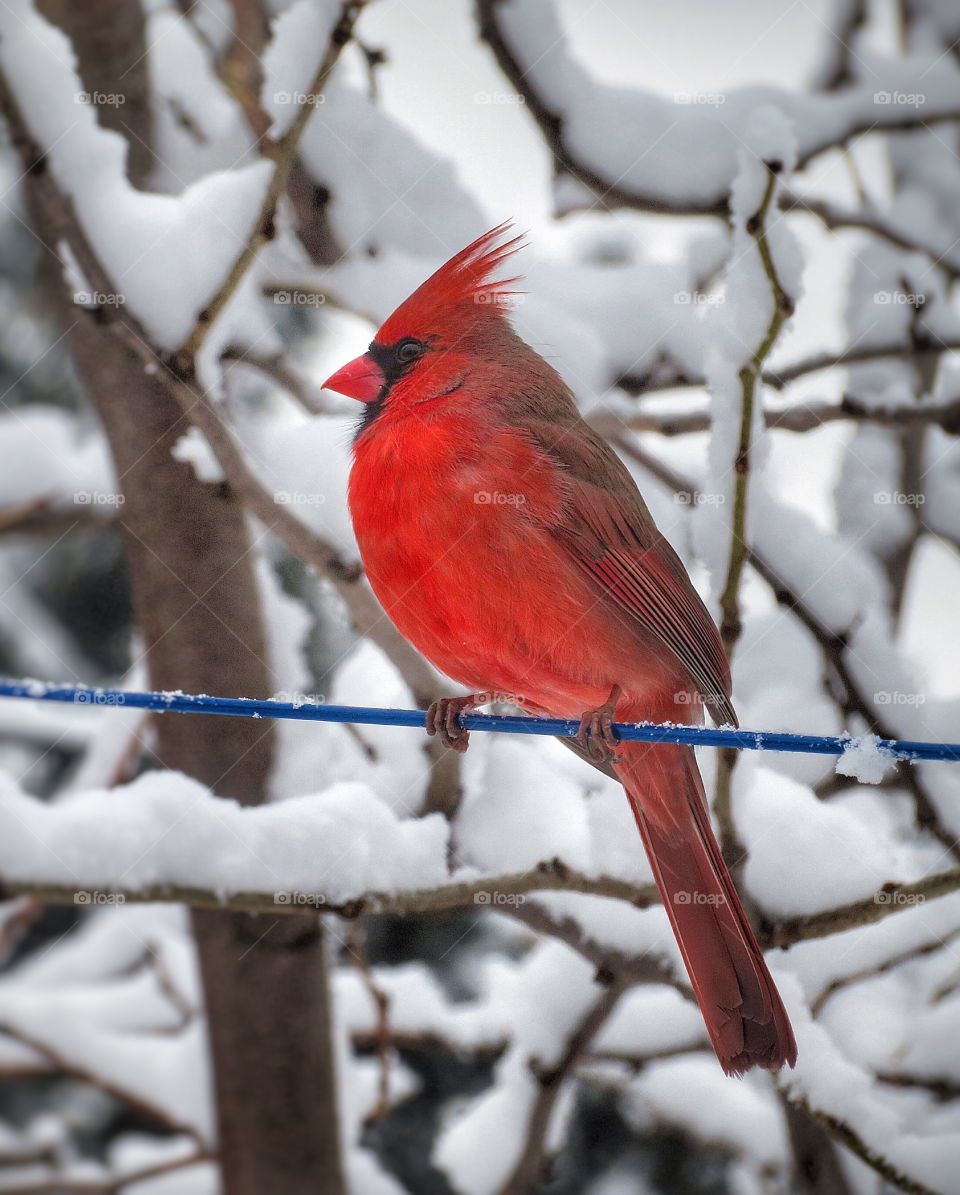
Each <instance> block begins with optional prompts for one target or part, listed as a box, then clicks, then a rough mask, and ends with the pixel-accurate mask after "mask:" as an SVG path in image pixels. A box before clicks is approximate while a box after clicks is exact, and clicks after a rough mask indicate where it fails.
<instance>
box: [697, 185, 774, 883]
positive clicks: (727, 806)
mask: <svg viewBox="0 0 960 1195" xmlns="http://www.w3.org/2000/svg"><path fill="white" fill-rule="evenodd" d="M765 166H766V171H767V181H766V187H765V189H764V192H763V198H762V199H761V201H760V206H759V208H758V209H757V211H756V212H755V213H754V214H753V215H752V216H750V217H749V219H748V220H747V225H746V231H747V233H748V234H749V235H750V236H752V237H753V239H754V241H755V242H756V246H757V252H758V254H759V256H760V261H761V263H762V265H763V272H764V275H765V276H766V279H767V282H768V284H769V287H770V299H771V307H772V310H771V312H770V319H769V322H768V324H767V329H766V332H765V333H764V336H763V339H762V340H761V341H760V343H759V344H758V345H757V347H756V348H755V349H754V351H753V354H752V356H751V357H750V360H749V361H748V362H747V363H746V365H744V366H743V367H742V369H741V370H740V375H739V376H740V434H739V440H738V444H737V451H736V456H735V458H734V460H733V462H732V463H733V471H734V489H733V523H732V526H731V528H730V556H729V560H728V563H727V575H726V580H725V582H724V586H723V589H722V591H721V593H720V638H721V640H722V641H723V649H724V651H725V653H726V656H727V659H728V660H729V661H730V663H731V665H732V663H733V653H734V651H735V649H736V646H737V642H738V641H739V639H740V634H741V631H742V624H741V620H740V580H741V577H742V576H743V570H744V567H745V565H746V563H747V558H748V554H749V549H748V547H747V502H748V498H749V492H750V468H751V457H752V438H753V424H754V410H755V407H756V405H757V388H758V385H759V379H760V374H761V372H762V370H763V366H764V363H765V362H766V360H767V357H768V356H769V355H770V352H771V350H772V349H773V346H774V344H775V343H776V341H777V337H778V336H779V335H780V331H781V329H782V328H783V325H784V324H785V323H786V321H787V319H788V318H789V317H790V315H791V314H792V313H793V299H792V298H791V297H790V295H788V294H787V292H786V291H785V290H784V288H783V285H782V283H781V281H780V276H779V274H778V272H777V268H776V264H775V263H774V260H773V253H772V251H771V248H770V243H769V241H768V239H767V217H768V215H769V213H770V208H771V205H772V203H773V199H774V195H775V194H776V187H777V172H778V169H779V167H778V168H777V170H775V169H774V168H773V167H772V166H771V165H769V164H765ZM737 758H738V755H737V752H736V751H730V750H722V751H720V752H719V754H718V757H717V782H716V796H715V799H714V812H715V813H716V816H717V822H718V824H719V827H720V844H721V847H722V848H723V852H724V854H725V856H726V857H727V859H728V861H729V862H730V863H731V865H732V864H733V863H734V862H735V861H741V860H742V859H743V856H744V852H743V848H742V846H741V844H740V842H739V840H738V837H737V833H736V827H735V826H734V822H733V811H732V807H731V801H732V778H733V770H734V768H735V767H736V764H737Z"/></svg>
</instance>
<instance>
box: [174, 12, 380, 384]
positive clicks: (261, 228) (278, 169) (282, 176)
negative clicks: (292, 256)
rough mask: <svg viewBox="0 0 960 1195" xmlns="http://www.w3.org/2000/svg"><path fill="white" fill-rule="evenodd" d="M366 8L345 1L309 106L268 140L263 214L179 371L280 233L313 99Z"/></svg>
mask: <svg viewBox="0 0 960 1195" xmlns="http://www.w3.org/2000/svg"><path fill="white" fill-rule="evenodd" d="M365 4H366V0H346V2H345V3H344V4H343V5H342V6H341V9H340V16H339V18H338V20H337V23H336V24H335V25H334V27H333V32H332V33H331V35H330V39H329V41H328V42H327V48H326V50H325V52H324V55H323V58H322V60H321V62H320V65H319V67H318V68H317V73H316V75H315V76H314V78H313V82H312V83H311V85H310V88H309V98H310V101H311V102H307V103H302V104H300V105H299V106H298V108H297V113H296V115H295V116H294V118H293V120H292V121H291V122H290V125H289V127H288V128H287V129H286V131H285V132H284V133H283V135H282V136H281V137H280V138H279V139H278V140H276V141H274V140H272V139H271V138H269V137H266V138H264V139H263V141H262V142H261V147H260V148H261V150H262V152H263V153H264V155H265V156H266V157H268V158H271V159H272V161H273V164H274V166H273V172H272V173H271V175H270V181H269V182H268V184H267V189H266V191H265V192H264V196H263V200H262V202H261V204H260V211H259V212H258V214H257V218H256V220H255V222H254V226H253V229H252V231H251V232H250V235H249V237H248V238H247V242H246V244H245V245H244V246H243V248H242V249H241V251H240V253H239V255H238V256H237V258H236V260H235V261H234V263H233V266H232V267H231V269H230V271H229V273H228V274H227V276H226V278H225V279H224V280H223V282H222V283H221V285H220V289H219V290H218V291H217V293H216V294H215V295H214V296H213V298H212V299H211V300H210V302H209V303H207V304H206V306H205V307H204V308H203V310H202V311H201V312H200V313H199V315H198V316H197V321H196V323H195V324H194V327H193V330H192V331H191V332H190V334H189V336H188V337H187V338H186V340H185V341H184V342H183V344H182V345H181V346H180V348H179V349H178V351H177V353H176V356H175V360H176V362H177V371H178V372H179V373H186V372H188V371H190V370H192V367H193V362H194V361H195V360H196V357H197V354H198V352H199V351H200V349H201V348H202V347H203V344H204V341H205V340H206V338H207V335H208V333H209V332H210V329H211V328H212V327H213V325H214V324H215V323H216V320H217V317H218V316H219V315H220V314H221V312H222V311H223V309H224V308H225V307H226V305H227V304H228V303H229V302H230V300H231V299H232V298H233V296H234V294H235V293H236V291H237V288H238V287H239V286H240V283H241V282H242V281H243V280H244V278H245V277H246V275H247V271H248V270H249V269H250V267H251V266H252V265H253V262H254V261H255V260H256V257H257V254H258V253H259V252H260V250H261V248H262V247H263V246H264V245H265V244H266V243H267V242H268V241H271V240H273V238H274V236H275V235H276V218H277V207H278V205H279V203H280V198H281V196H282V195H283V194H284V193H285V192H286V189H287V183H288V180H289V178H290V171H291V169H292V167H293V163H294V159H295V158H296V153H297V146H298V145H299V143H300V138H301V136H302V135H303V131H304V129H305V128H306V127H307V122H308V121H309V119H310V117H311V116H312V115H313V113H314V112H315V111H316V104H315V103H314V102H313V101H314V100H315V98H316V97H318V96H320V95H322V94H323V88H324V86H325V84H326V82H327V79H328V78H329V77H330V73H331V71H332V70H333V68H334V67H335V66H336V64H337V62H338V60H339V58H340V54H341V52H342V50H343V47H344V46H345V45H346V44H347V43H348V42H349V41H350V38H351V37H352V36H353V27H354V25H355V24H356V21H357V18H358V17H359V16H360V13H361V12H362V11H363V8H364V6H365Z"/></svg>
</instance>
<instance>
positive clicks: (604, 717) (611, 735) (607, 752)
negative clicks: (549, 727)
mask: <svg viewBox="0 0 960 1195" xmlns="http://www.w3.org/2000/svg"><path fill="white" fill-rule="evenodd" d="M619 698H620V689H619V687H618V686H616V685H615V686H614V688H613V691H612V692H611V694H610V696H609V698H608V699H607V700H606V701H605V702H604V703H603V705H601V706H599V707H598V708H597V709H595V710H587V712H586V713H585V714H584V715H583V717H582V718H581V719H580V727H579V729H578V730H577V742H578V743H579V744H580V746H581V747H583V748H584V750H585V751H586V752H587V754H588V755H589V756H590V758H591V759H593V760H595V761H596V762H597V763H601V764H602V763H616V762H617V760H618V759H619V758H620V750H619V748H620V739H619V738H618V737H617V732H616V731H615V730H614V729H613V717H614V712H615V710H616V705H617V701H618V700H619Z"/></svg>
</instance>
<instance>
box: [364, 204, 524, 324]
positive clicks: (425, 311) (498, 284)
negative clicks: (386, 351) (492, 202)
mask: <svg viewBox="0 0 960 1195" xmlns="http://www.w3.org/2000/svg"><path fill="white" fill-rule="evenodd" d="M511 228H512V223H511V221H509V220H506V221H504V223H503V224H498V225H497V227H496V228H491V229H490V231H489V232H485V233H484V234H483V236H481V237H477V239H476V240H475V241H474V242H473V243H472V244H470V245H467V247H466V249H461V250H460V252H459V253H457V254H455V255H454V256H453V257H451V258H450V260H449V261H448V262H446V263H445V264H444V265H442V266H441V267H440V269H439V270H437V271H436V272H435V273H433V274H431V275H430V277H429V278H428V279H427V280H426V282H423V283H421V284H420V286H418V287H417V289H416V290H415V291H414V292H413V294H412V295H410V296H409V297H408V298H406V299H404V301H403V302H402V303H401V304H400V306H399V307H398V308H397V309H396V311H394V313H393V314H392V315H391V316H389V317H388V318H387V319H386V320H385V321H384V323H383V325H382V327H381V328H380V331H379V332H378V333H377V337H376V339H377V341H378V342H379V343H380V344H393V343H395V342H396V341H398V340H400V339H402V338H403V337H404V336H409V335H412V334H415V333H422V332H423V330H424V329H425V328H428V327H429V326H430V323H431V320H435V319H436V317H437V316H438V315H445V314H447V313H449V312H450V311H452V310H454V309H456V308H460V307H463V306H464V305H465V304H476V305H478V306H483V307H489V308H490V310H492V311H499V310H502V309H503V306H504V304H505V303H506V302H508V301H509V298H510V296H511V295H513V294H515V293H516V292H515V291H512V290H511V289H510V287H511V286H512V284H513V283H514V282H518V281H519V280H520V279H519V275H518V276H516V277H513V278H498V279H491V277H490V276H491V274H494V273H495V272H496V271H497V269H499V267H500V266H501V265H502V264H503V263H504V262H505V261H506V260H507V259H508V258H509V257H512V255H513V254H514V253H516V252H517V250H518V249H520V248H522V246H523V234H522V233H521V234H520V235H518V236H514V237H511V238H510V239H509V240H503V237H504V236H505V235H506V234H507V233H508V232H509V231H510V229H511Z"/></svg>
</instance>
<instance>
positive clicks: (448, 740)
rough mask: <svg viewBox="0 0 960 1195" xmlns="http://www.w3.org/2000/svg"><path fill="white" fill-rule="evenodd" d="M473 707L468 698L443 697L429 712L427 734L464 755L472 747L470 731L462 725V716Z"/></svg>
mask: <svg viewBox="0 0 960 1195" xmlns="http://www.w3.org/2000/svg"><path fill="white" fill-rule="evenodd" d="M470 706H471V702H470V699H469V698H467V697H441V698H440V699H439V701H435V702H434V703H433V704H432V705H431V706H430V708H429V709H428V710H427V734H428V735H430V737H431V738H432V737H433V736H434V735H439V736H440V742H441V743H443V745H444V747H449V748H450V750H451V751H456V752H457V753H458V754H460V755H462V754H463V753H464V751H466V749H467V748H468V747H469V746H470V731H469V730H465V729H464V727H462V726H461V725H460V715H461V714H462V713H463V711H464V710H465V709H468V708H469V707H470Z"/></svg>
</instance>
